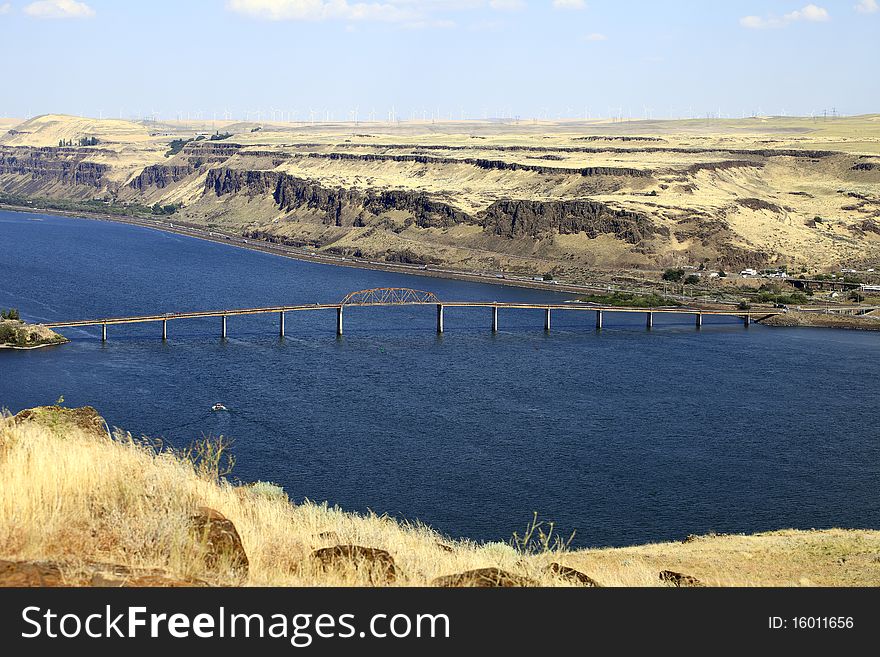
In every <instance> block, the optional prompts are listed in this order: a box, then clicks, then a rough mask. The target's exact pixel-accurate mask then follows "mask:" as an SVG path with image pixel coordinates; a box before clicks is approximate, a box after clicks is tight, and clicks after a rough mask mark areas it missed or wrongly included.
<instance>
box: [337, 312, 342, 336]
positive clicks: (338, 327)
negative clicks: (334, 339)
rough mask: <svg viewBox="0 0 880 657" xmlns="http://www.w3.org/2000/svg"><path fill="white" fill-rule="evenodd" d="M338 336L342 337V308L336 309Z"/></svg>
mask: <svg viewBox="0 0 880 657" xmlns="http://www.w3.org/2000/svg"><path fill="white" fill-rule="evenodd" d="M336 335H342V306H339V308H337V309H336Z"/></svg>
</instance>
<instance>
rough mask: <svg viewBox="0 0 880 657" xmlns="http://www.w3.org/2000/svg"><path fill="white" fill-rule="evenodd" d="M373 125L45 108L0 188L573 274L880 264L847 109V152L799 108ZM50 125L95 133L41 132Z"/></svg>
mask: <svg viewBox="0 0 880 657" xmlns="http://www.w3.org/2000/svg"><path fill="white" fill-rule="evenodd" d="M838 125H839V124H838ZM877 125H878V126H880V121H878V122H877ZM762 126H763V124H762ZM673 127H674V126H673ZM373 128H375V130H373V129H372V128H371V129H366V126H364V129H363V130H356V131H355V132H352V131H351V128H350V127H345V126H338V127H333V126H325V127H316V126H311V125H307V126H299V127H285V126H262V125H254V124H235V125H232V126H229V128H228V129H221V130H213V129H212V131H211V132H207V131H204V132H201V133H199V132H198V131H195V130H192V129H189V130H187V129H184V128H182V127H181V126H175V125H156V124H147V123H144V124H135V123H131V122H124V121H123V122H119V121H110V122H103V123H102V122H97V121H90V120H88V119H80V118H76V119H72V118H70V117H60V116H52V117H48V118H46V117H44V118H43V119H42V120H37V119H34V120H33V121H30V122H26V123H25V124H22V125H20V126H16V127H15V129H14V130H11V131H9V132H7V133H6V134H5V135H0V201H3V200H4V199H6V201H5V202H16V203H19V204H24V203H25V202H30V201H27V199H49V200H71V201H79V202H89V203H92V204H93V206H94V205H95V204H97V205H100V206H101V207H108V206H113V207H114V208H116V209H117V210H118V211H120V212H128V210H126V208H129V207H130V208H132V210H131V212H135V213H137V212H140V213H145V212H147V213H149V212H150V210H149V208H156V210H155V212H157V213H165V212H169V211H173V212H174V213H175V214H174V217H175V223H177V222H181V223H189V224H193V225H202V226H206V227H210V228H212V229H217V230H220V231H224V232H227V233H230V234H233V235H241V236H248V237H249V238H252V239H260V240H267V241H271V242H276V243H285V244H296V245H303V246H306V245H307V246H310V247H313V248H314V249H317V250H319V251H326V252H329V253H336V254H345V255H355V256H357V257H364V258H369V259H385V260H390V261H394V262H413V263H432V264H433V263H438V264H447V265H450V266H454V267H459V268H463V269H475V270H481V271H485V270H494V271H498V270H499V269H500V270H504V271H508V272H522V273H528V274H535V273H544V272H547V271H552V272H555V273H556V274H558V275H560V276H566V275H567V276H569V277H570V278H571V280H577V279H578V277H579V276H584V277H587V276H590V275H592V273H593V272H595V271H596V270H602V269H606V270H607V269H613V270H618V269H629V270H649V271H653V272H657V271H658V270H660V269H662V268H665V267H670V266H682V265H683V264H687V263H690V264H693V265H697V264H703V265H704V266H705V267H707V268H711V267H716V268H719V269H721V268H723V269H725V270H728V271H730V270H735V269H736V268H737V267H741V266H750V267H759V268H760V267H765V266H773V265H779V264H783V263H784V264H787V265H789V267H790V268H792V267H806V268H811V267H825V268H835V267H836V268H839V267H841V266H855V267H858V266H859V265H865V266H868V267H869V266H873V265H877V264H880V263H878V258H880V232H878V230H877V228H876V226H878V225H880V194H878V192H877V190H878V189H880V129H875V127H874V123H870V122H869V123H860V124H858V126H854V127H853V134H854V135H855V134H858V135H859V140H860V141H859V144H861V145H865V144H867V146H864V148H862V150H861V151H858V150H857V151H852V148H856V147H855V146H852V147H851V150H850V151H849V152H843V151H840V150H835V149H834V148H833V147H831V144H838V145H839V144H840V143H841V142H840V138H839V137H838V136H836V135H837V133H835V137H834V139H832V138H831V137H829V138H828V139H820V138H813V137H811V136H809V134H810V131H811V130H813V129H814V128H815V126H812V125H803V126H800V125H799V126H797V127H796V130H795V129H794V128H790V127H785V128H784V129H783V128H780V130H782V132H780V133H779V134H776V133H773V132H772V131H769V130H767V129H765V128H763V127H762V130H764V132H763V133H761V132H760V131H759V132H758V133H754V134H753V133H749V134H747V136H742V135H743V134H746V133H747V132H748V130H754V129H755V124H749V125H746V123H744V124H743V125H742V126H737V127H735V129H733V128H732V129H731V132H729V133H725V134H720V135H706V134H703V133H702V132H700V131H696V132H695V131H694V127H693V126H692V125H689V124H688V125H684V126H683V127H682V130H684V133H682V134H679V133H676V132H675V130H672V129H671V128H670V129H669V130H665V131H662V130H661V131H660V132H661V133H662V134H657V135H624V134H610V133H612V132H614V131H615V130H621V131H623V127H621V128H618V127H613V126H611V127H610V126H605V127H601V126H600V127H596V128H595V130H596V132H597V133H602V132H603V131H604V132H607V133H609V134H580V133H579V130H578V129H575V128H572V127H567V126H562V127H559V126H557V127H552V126H547V127H546V131H545V128H535V127H532V126H527V125H523V126H522V127H521V128H520V127H517V126H498V127H495V126H486V127H484V128H469V129H471V130H473V132H472V134H462V133H460V132H456V131H455V130H456V128H457V126H452V127H449V126H443V125H442V124H437V125H434V126H433V127H432V128H431V129H430V130H428V129H427V128H426V129H425V130H424V133H422V132H418V131H413V130H412V129H402V128H401V127H400V126H385V127H384V128H381V129H379V127H378V126H373ZM627 130H630V128H627ZM688 130H690V131H691V132H687V131H688ZM700 130H701V131H702V130H703V128H700ZM786 131H788V132H786ZM872 131H874V132H876V133H877V134H876V135H874V132H872ZM221 132H222V133H223V134H220V133H221ZM685 133H686V134H685ZM792 135H795V136H792ZM804 135H807V136H804ZM871 135H874V136H871ZM83 137H87V138H88V139H85V140H84V139H82V138H83ZM93 137H94V139H92V138H93ZM872 140H875V141H876V143H877V145H876V147H875V146H873V145H871V144H873V141H872ZM59 141H60V142H64V143H70V142H73V143H83V142H86V143H92V144H93V145H91V146H87V147H56V146H49V145H47V144H51V143H58V142H59ZM859 148H861V146H860V147H859ZM22 199H25V200H22ZM157 206H158V207H157ZM56 207H57V206H56ZM65 207H66V206H65ZM120 208H121V209H120ZM168 208H171V210H168ZM117 213H118V212H117ZM651 275H656V274H651Z"/></svg>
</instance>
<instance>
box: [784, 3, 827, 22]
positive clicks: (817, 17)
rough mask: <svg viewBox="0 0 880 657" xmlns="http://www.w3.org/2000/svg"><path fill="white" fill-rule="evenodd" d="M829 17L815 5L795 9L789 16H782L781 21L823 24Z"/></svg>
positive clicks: (824, 10)
mask: <svg viewBox="0 0 880 657" xmlns="http://www.w3.org/2000/svg"><path fill="white" fill-rule="evenodd" d="M830 18H831V17H830V16H829V15H828V10H827V9H823V8H822V7H817V6H816V5H807V6H806V7H804V8H803V9H797V10H795V11H793V12H791V13H790V14H786V15H785V16H783V20H786V21H788V22H791V21H812V22H814V23H824V22H825V21H827V20H829V19H830Z"/></svg>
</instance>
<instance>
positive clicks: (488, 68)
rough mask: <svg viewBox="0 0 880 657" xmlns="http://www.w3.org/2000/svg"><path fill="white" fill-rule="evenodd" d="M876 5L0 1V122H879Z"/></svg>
mask: <svg viewBox="0 0 880 657" xmlns="http://www.w3.org/2000/svg"><path fill="white" fill-rule="evenodd" d="M878 64H880V1H878V0H833V1H832V0H817V2H816V3H815V4H812V3H808V2H805V0H725V1H724V2H705V1H699V0H654V1H648V0H643V1H640V2H637V1H627V0H377V1H375V2H373V1H372V0H186V1H182V0H125V1H124V2H123V1H121V0H115V1H113V0H38V1H32V2H28V1H27V0H8V1H7V0H0V116H12V117H28V116H34V115H37V114H45V113H67V114H77V115H87V116H96V117H97V116H103V117H124V118H143V117H148V116H152V117H155V118H158V119H174V118H178V117H181V118H196V117H199V118H205V119H207V118H214V117H216V118H217V119H222V118H230V119H236V120H238V119H250V120H256V119H262V120H267V119H270V118H273V117H274V118H276V119H281V120H294V121H304V120H311V119H314V120H316V121H319V120H326V119H331V120H350V119H353V118H355V117H357V118H358V119H359V120H370V119H375V120H387V119H389V118H394V119H397V120H410V119H413V118H415V119H419V120H422V119H428V120H431V119H437V118H440V119H449V118H454V119H461V118H514V117H519V118H521V119H524V120H525V119H532V118H551V119H555V118H560V117H566V118H585V117H589V118H597V117H608V116H622V117H633V118H645V117H649V118H667V117H676V118H677V117H689V116H693V117H705V116H707V115H711V116H717V115H719V114H720V115H721V116H730V117H739V116H743V115H745V116H750V115H754V114H764V115H780V114H787V115H801V116H809V115H811V113H817V114H821V113H822V112H823V111H828V112H829V113H830V112H831V111H832V109H834V110H836V111H837V113H838V114H864V113H874V112H880V74H878Z"/></svg>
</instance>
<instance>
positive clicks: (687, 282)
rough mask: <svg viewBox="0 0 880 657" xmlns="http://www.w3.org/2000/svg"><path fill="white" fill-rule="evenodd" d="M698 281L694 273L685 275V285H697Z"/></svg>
mask: <svg viewBox="0 0 880 657" xmlns="http://www.w3.org/2000/svg"><path fill="white" fill-rule="evenodd" d="M699 283H700V277H699V276H697V275H696V274H691V275H690V276H687V277H686V278H685V279H684V284H685V285H699Z"/></svg>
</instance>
